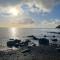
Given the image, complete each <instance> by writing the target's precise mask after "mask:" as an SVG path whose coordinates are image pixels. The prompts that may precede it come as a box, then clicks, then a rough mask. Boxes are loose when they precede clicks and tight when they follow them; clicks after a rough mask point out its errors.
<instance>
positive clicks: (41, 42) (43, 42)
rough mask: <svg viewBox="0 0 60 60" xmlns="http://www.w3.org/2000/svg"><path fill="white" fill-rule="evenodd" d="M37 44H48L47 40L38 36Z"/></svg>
mask: <svg viewBox="0 0 60 60" xmlns="http://www.w3.org/2000/svg"><path fill="white" fill-rule="evenodd" d="M39 44H40V45H41V44H42V45H49V40H48V39H46V38H40V39H39Z"/></svg>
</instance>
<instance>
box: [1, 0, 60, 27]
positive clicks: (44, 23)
mask: <svg viewBox="0 0 60 60" xmlns="http://www.w3.org/2000/svg"><path fill="white" fill-rule="evenodd" d="M59 24H60V0H0V27H21V28H55V27H56V26H58V25H59Z"/></svg>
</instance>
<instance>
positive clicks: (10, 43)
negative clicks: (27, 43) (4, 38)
mask: <svg viewBox="0 0 60 60" xmlns="http://www.w3.org/2000/svg"><path fill="white" fill-rule="evenodd" d="M20 42H21V40H18V39H15V40H14V39H11V41H8V42H7V46H8V47H10V48H12V47H13V46H14V47H18V46H19V43H20Z"/></svg>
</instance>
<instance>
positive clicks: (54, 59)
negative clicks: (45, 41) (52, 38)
mask: <svg viewBox="0 0 60 60" xmlns="http://www.w3.org/2000/svg"><path fill="white" fill-rule="evenodd" d="M28 48H29V49H30V51H27V52H23V50H26V49H28ZM28 48H18V49H16V48H15V49H11V48H9V49H6V50H1V51H0V60H60V51H57V50H56V49H55V48H53V47H50V46H43V45H41V46H36V47H28Z"/></svg>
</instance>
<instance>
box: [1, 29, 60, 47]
mask: <svg viewBox="0 0 60 60" xmlns="http://www.w3.org/2000/svg"><path fill="white" fill-rule="evenodd" d="M48 32H60V29H41V28H24V29H19V28H0V45H2V46H6V42H7V41H8V40H9V39H10V38H17V39H20V40H22V41H23V40H26V39H30V38H28V37H27V36H29V35H34V36H36V37H38V38H42V37H43V36H44V35H47V36H48V37H46V38H47V39H49V41H50V43H54V42H52V41H51V39H53V37H52V36H53V35H55V36H56V37H55V38H57V39H58V42H56V43H58V44H60V34H54V33H48ZM34 42H36V43H37V41H34ZM37 44H38V43H37Z"/></svg>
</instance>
